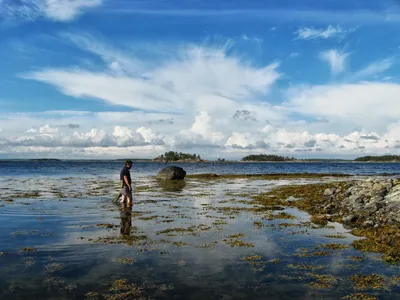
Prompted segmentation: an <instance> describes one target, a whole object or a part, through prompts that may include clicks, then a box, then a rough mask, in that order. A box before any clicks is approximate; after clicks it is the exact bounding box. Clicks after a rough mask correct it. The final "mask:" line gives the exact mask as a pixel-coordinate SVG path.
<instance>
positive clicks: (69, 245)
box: [0, 174, 400, 299]
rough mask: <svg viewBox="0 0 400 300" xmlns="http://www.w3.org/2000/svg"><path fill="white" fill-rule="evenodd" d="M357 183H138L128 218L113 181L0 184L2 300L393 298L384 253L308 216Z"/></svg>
mask: <svg viewBox="0 0 400 300" xmlns="http://www.w3.org/2000/svg"><path fill="white" fill-rule="evenodd" d="M363 178H365V177H360V176H352V177H348V176H338V175H335V176H330V175H329V174H322V175H321V174H318V175H315V176H313V175H312V174H297V175H291V176H279V174H278V175H270V176H249V175H246V176H240V175H235V176H229V175H226V176H218V177H215V176H210V175H208V176H188V177H187V178H186V180H185V181H184V182H174V183H166V182H159V181H157V180H156V179H155V178H154V177H153V176H147V177H140V178H136V179H135V182H134V183H135V189H134V204H133V206H132V207H131V208H128V207H123V206H121V205H119V204H114V203H112V202H111V200H112V198H113V197H114V196H115V193H116V191H117V190H118V184H119V183H118V181H117V180H115V178H112V179H107V178H105V177H99V178H94V177H93V178H86V177H79V176H72V177H71V176H70V177H65V178H49V177H46V178H41V177H32V178H27V179H24V182H23V185H22V187H21V185H18V186H17V185H15V184H14V181H13V180H10V179H7V178H1V180H0V191H1V197H0V218H1V220H0V223H1V230H0V298H1V299H22V298H23V299H171V298H172V299H398V298H400V278H399V274H400V265H399V262H398V261H397V260H396V259H394V260H393V259H392V260H390V261H388V260H387V259H385V251H386V250H387V248H385V247H383V249H380V248H379V247H375V248H373V249H369V248H368V247H366V245H365V244H366V243H365V241H368V239H367V238H370V237H369V236H368V234H372V233H371V231H368V232H362V230H361V229H359V230H358V231H357V230H354V229H351V228H348V229H346V228H345V227H343V225H341V223H340V222H341V220H340V218H337V219H335V218H333V219H329V220H327V219H326V218H320V217H318V216H319V212H318V211H316V207H317V206H316V204H318V201H319V199H320V198H318V195H321V193H323V192H324V190H325V189H326V188H329V187H331V186H344V185H346V184H347V183H348V182H349V181H352V180H358V179H363ZM396 234H397V233H395V235H394V236H395V238H396V237H397V238H398V236H397V235H396ZM365 236H367V238H366V237H365ZM383 240H384V239H383ZM369 244H371V242H369ZM372 244H373V243H372ZM360 245H361V246H360ZM373 245H375V244H373ZM362 246H364V247H362ZM375 246H376V245H375ZM390 251H391V252H390V253H391V255H392V256H391V257H394V258H396V255H397V254H398V253H393V251H400V250H396V249H395V250H393V249H390Z"/></svg>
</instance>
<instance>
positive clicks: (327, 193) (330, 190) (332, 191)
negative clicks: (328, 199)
mask: <svg viewBox="0 0 400 300" xmlns="http://www.w3.org/2000/svg"><path fill="white" fill-rule="evenodd" d="M333 194H335V189H333V188H331V189H326V190H325V191H324V196H332V195H333Z"/></svg>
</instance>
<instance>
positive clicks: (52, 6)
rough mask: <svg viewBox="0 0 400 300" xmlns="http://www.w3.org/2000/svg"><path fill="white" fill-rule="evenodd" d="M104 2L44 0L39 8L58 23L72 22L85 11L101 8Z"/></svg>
mask: <svg viewBox="0 0 400 300" xmlns="http://www.w3.org/2000/svg"><path fill="white" fill-rule="evenodd" d="M102 3H103V0H44V1H41V4H39V7H40V8H41V9H42V10H43V12H44V14H45V15H46V17H48V18H50V19H53V20H56V21H70V20H72V19H74V18H75V17H76V16H78V15H79V14H81V13H82V12H83V11H84V10H85V9H87V8H92V7H96V6H100V5H101V4H102Z"/></svg>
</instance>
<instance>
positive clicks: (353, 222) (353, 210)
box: [322, 179, 400, 251]
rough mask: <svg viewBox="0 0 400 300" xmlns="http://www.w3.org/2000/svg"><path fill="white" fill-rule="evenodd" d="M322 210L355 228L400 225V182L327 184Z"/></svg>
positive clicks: (362, 181)
mask: <svg viewBox="0 0 400 300" xmlns="http://www.w3.org/2000/svg"><path fill="white" fill-rule="evenodd" d="M324 198H325V200H326V201H325V204H326V205H325V206H324V207H322V212H324V213H326V214H328V215H331V216H332V217H333V218H335V217H340V218H341V222H342V223H343V224H344V225H346V226H348V227H351V228H356V227H360V226H361V227H362V228H369V227H375V228H378V227H381V226H384V225H393V226H397V227H399V226H400V182H399V181H396V180H393V179H368V180H361V181H353V182H350V183H349V184H348V186H347V187H346V188H345V189H343V188H340V187H337V188H335V187H332V188H327V189H326V190H325V191H324ZM399 251H400V250H399Z"/></svg>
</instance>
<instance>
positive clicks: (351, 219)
mask: <svg viewBox="0 0 400 300" xmlns="http://www.w3.org/2000/svg"><path fill="white" fill-rule="evenodd" d="M356 220H357V217H356V216H355V215H349V216H345V217H343V218H342V223H343V224H345V225H351V224H353V223H354V222H355V221H356Z"/></svg>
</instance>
